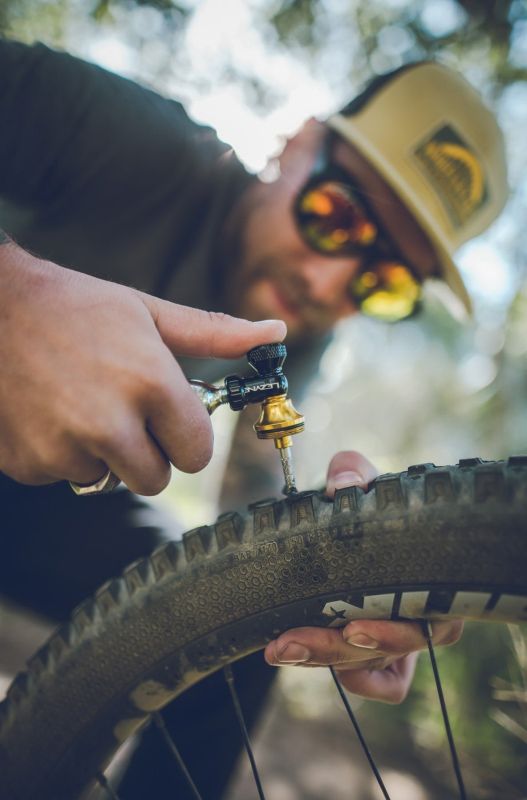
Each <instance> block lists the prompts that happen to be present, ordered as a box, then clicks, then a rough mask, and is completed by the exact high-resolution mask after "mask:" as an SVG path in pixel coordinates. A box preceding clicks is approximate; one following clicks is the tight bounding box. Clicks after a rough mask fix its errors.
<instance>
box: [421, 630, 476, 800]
mask: <svg viewBox="0 0 527 800" xmlns="http://www.w3.org/2000/svg"><path fill="white" fill-rule="evenodd" d="M422 627H423V633H424V636H425V639H426V643H427V645H428V654H429V655H430V663H431V664H432V672H433V673H434V680H435V684H436V689H437V696H438V698H439V705H440V706H441V713H442V715H443V723H444V726H445V731H446V736H447V739H448V746H449V748H450V756H451V758H452V766H453V767H454V772H455V774H456V779H457V785H458V788H459V796H460V798H461V800H467V795H466V792H465V785H464V783H463V776H462V774H461V767H460V765H459V758H458V755H457V750H456V745H455V743H454V737H453V735H452V728H451V727H450V720H449V719H448V712H447V708H446V703H445V696H444V694H443V687H442V685H441V678H440V677H439V670H438V668H437V661H436V656H435V652H434V646H433V644H432V636H431V626H430V623H429V622H428V620H423V622H422Z"/></svg>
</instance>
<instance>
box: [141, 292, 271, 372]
mask: <svg viewBox="0 0 527 800" xmlns="http://www.w3.org/2000/svg"><path fill="white" fill-rule="evenodd" d="M137 294H138V295H139V297H140V298H141V300H142V301H143V303H144V304H145V305H146V307H147V308H148V310H149V311H150V314H151V315H152V319H153V320H154V323H155V325H156V327H157V329H158V331H159V335H160V336H161V338H162V339H163V341H164V343H165V344H166V346H167V347H168V348H169V350H171V351H172V353H173V354H174V355H184V356H198V357H202V358H239V356H242V355H245V353H246V352H247V351H248V350H250V349H251V348H252V347H256V346H257V345H260V344H270V343H271V342H281V341H282V339H284V337H285V335H286V333H287V327H286V324H285V322H283V321H282V320H279V319H268V320H262V321H260V322H249V320H246V319H240V318H239V317H231V316H229V314H222V313H219V312H216V311H202V310H201V309H198V308H190V306H182V305H179V304H178V303H170V302H169V301H168V300H161V299H160V298H158V297H153V296H152V295H149V294H145V293H144V292H137Z"/></svg>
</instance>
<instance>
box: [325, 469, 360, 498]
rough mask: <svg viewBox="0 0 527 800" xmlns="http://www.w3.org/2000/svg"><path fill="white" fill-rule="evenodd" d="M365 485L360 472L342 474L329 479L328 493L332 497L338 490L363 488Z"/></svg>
mask: <svg viewBox="0 0 527 800" xmlns="http://www.w3.org/2000/svg"><path fill="white" fill-rule="evenodd" d="M363 484H364V478H363V477H362V475H359V473H358V472H340V473H338V474H337V475H332V476H331V478H329V480H328V484H327V487H326V493H327V494H328V495H330V497H332V496H333V494H334V493H335V492H336V491H337V489H344V487H346V486H358V485H360V486H362V485H363Z"/></svg>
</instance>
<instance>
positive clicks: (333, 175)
mask: <svg viewBox="0 0 527 800" xmlns="http://www.w3.org/2000/svg"><path fill="white" fill-rule="evenodd" d="M337 139H338V134H337V133H335V132H334V131H330V130H327V132H326V135H325V137H324V141H323V143H322V145H321V147H320V148H319V151H318V153H317V156H316V159H315V163H314V165H313V169H312V171H311V174H310V176H309V178H308V179H307V181H306V183H305V184H304V186H303V187H302V189H301V190H300V191H299V192H298V194H297V196H296V198H295V201H294V207H293V208H294V219H295V223H296V226H297V229H298V231H299V233H300V235H301V237H302V239H303V240H304V242H305V243H306V244H307V245H308V247H310V248H311V250H314V251H315V252H316V253H320V254H321V255H324V256H327V257H328V258H341V257H342V256H360V257H361V264H360V267H359V270H358V272H357V275H356V276H355V278H354V280H356V279H357V278H358V277H360V276H361V275H363V274H364V273H366V272H375V263H376V262H380V261H383V260H386V259H387V258H391V259H396V260H398V261H399V262H400V263H401V265H402V266H404V267H405V269H407V270H408V272H409V274H410V275H411V276H412V277H413V278H414V280H415V282H416V283H417V285H418V286H419V287H422V285H423V279H422V278H421V276H420V275H419V274H418V273H417V271H416V270H415V269H414V267H413V266H412V265H411V264H409V263H408V260H407V259H406V258H403V256H402V254H401V251H400V250H399V248H398V247H397V245H396V244H395V243H394V242H393V240H392V239H391V237H390V235H389V234H388V233H387V231H386V228H385V227H384V225H383V224H382V223H381V222H380V221H379V219H378V217H377V215H376V213H375V211H374V209H373V208H372V206H371V203H370V202H369V201H368V199H367V197H366V191H365V190H364V189H363V188H362V186H361V185H360V183H358V181H357V180H356V178H355V177H354V176H353V175H352V174H351V173H350V172H348V171H347V170H346V169H344V167H341V166H340V165H338V164H335V163H334V162H333V161H332V159H331V155H332V149H333V144H334V142H335V141H336V140H337ZM330 181H333V182H336V183H339V184H342V185H343V186H344V187H345V188H346V190H347V191H349V192H350V193H351V195H352V197H353V198H354V199H355V200H356V202H357V205H358V207H359V208H360V210H361V211H362V212H363V213H364V216H365V217H366V218H367V219H368V220H369V221H370V222H371V223H373V225H374V226H375V229H376V231H377V235H376V237H375V240H374V241H373V242H372V244H369V245H360V244H355V243H347V244H346V245H343V247H342V248H340V249H337V250H326V249H324V248H323V247H317V246H316V244H315V243H314V242H313V241H312V240H311V239H309V238H308V237H307V236H306V234H305V231H304V228H303V226H302V222H301V215H302V214H304V213H305V212H302V211H301V208H300V205H301V202H302V198H303V197H304V196H305V195H306V194H307V192H309V191H311V190H312V189H314V188H315V187H316V186H319V185H320V184H322V183H325V182H330ZM349 295H350V297H351V300H352V302H353V303H354V305H356V306H357V308H359V310H360V309H361V307H362V305H363V303H364V302H365V300H366V299H367V298H368V297H371V294H369V295H366V296H365V297H363V298H359V297H357V295H356V293H355V292H354V291H353V289H352V288H351V284H350V287H349ZM420 307H421V297H419V298H418V299H417V300H416V302H415V305H414V308H413V310H412V311H411V312H410V313H409V314H408V315H407V316H405V317H402V318H401V319H409V318H410V317H413V316H414V315H415V314H416V313H418V311H419V310H420ZM370 316H371V315H370Z"/></svg>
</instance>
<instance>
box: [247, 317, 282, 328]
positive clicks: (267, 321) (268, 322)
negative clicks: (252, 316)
mask: <svg viewBox="0 0 527 800" xmlns="http://www.w3.org/2000/svg"><path fill="white" fill-rule="evenodd" d="M278 322H279V323H280V324H281V325H284V326H285V322H284V321H283V319H259V320H257V321H256V322H253V325H271V323H272V324H274V325H276V324H277V323H278Z"/></svg>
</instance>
